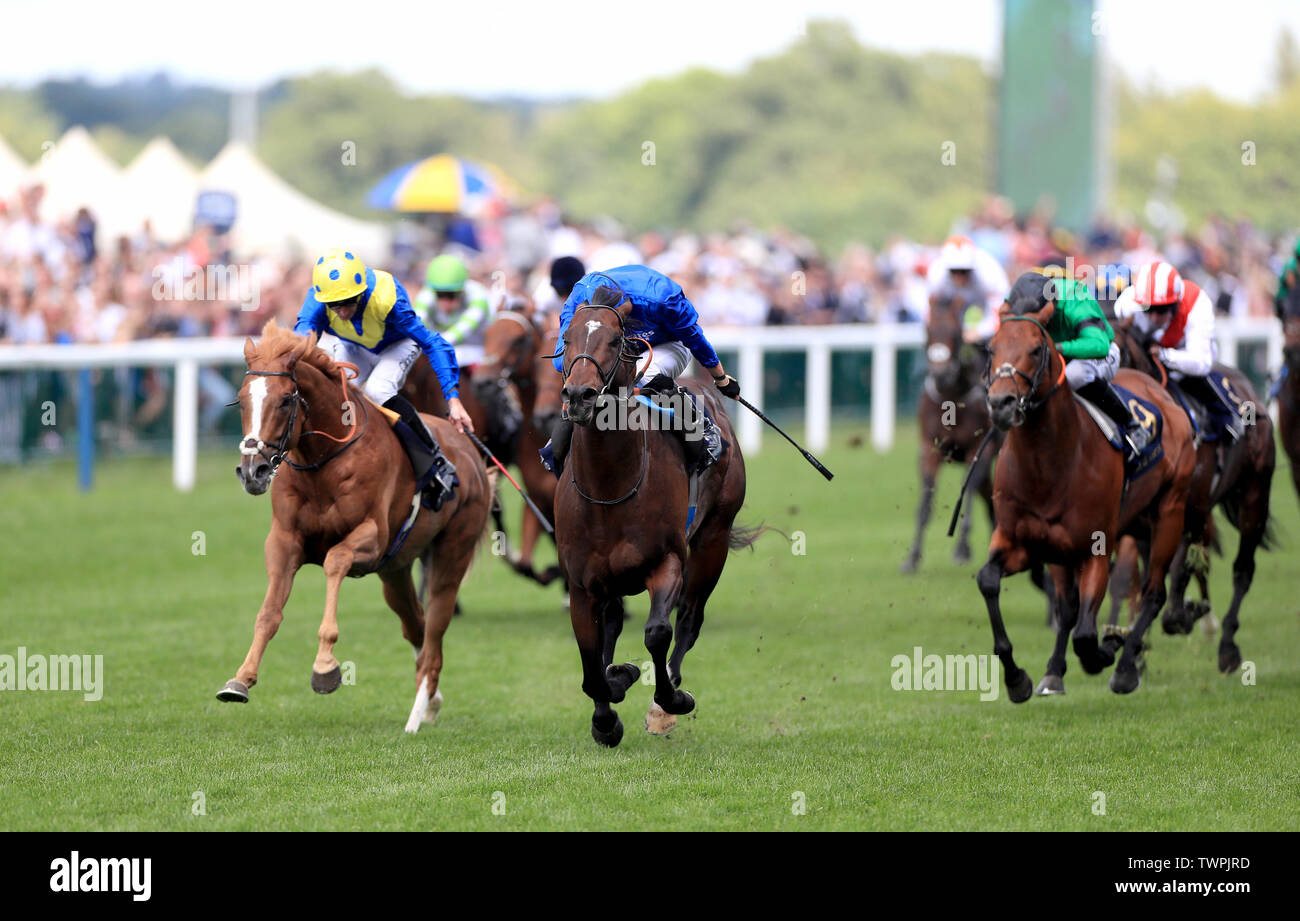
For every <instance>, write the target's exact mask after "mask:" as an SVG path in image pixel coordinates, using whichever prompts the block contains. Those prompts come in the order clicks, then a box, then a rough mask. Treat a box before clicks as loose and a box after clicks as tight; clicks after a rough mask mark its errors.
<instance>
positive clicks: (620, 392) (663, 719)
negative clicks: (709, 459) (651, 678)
mask: <svg viewBox="0 0 1300 921" xmlns="http://www.w3.org/2000/svg"><path fill="white" fill-rule="evenodd" d="M606 293H607V292H605V291H601V290H599V289H598V291H597V295H596V298H597V299H598V300H602V299H603V300H605V301H615V300H616V298H617V296H616V295H615V296H610V297H605V295H606ZM631 309H632V305H631V303H630V302H627V301H624V302H623V303H622V304H617V303H608V304H584V305H582V306H580V307H578V309H577V311H576V312H575V314H574V316H573V321H572V322H571V323H570V325H569V328H568V330H567V331H566V333H565V336H564V339H563V341H562V342H561V347H562V348H563V367H564V387H563V389H562V393H563V396H564V399H565V401H566V402H567V405H568V412H569V416H570V418H572V420H573V422H574V426H575V427H574V432H573V441H572V443H571V446H570V449H569V455H568V458H567V462H566V463H565V466H564V468H563V470H562V474H561V477H560V481H559V485H558V487H557V489H556V494H555V540H556V544H557V546H558V548H559V554H560V562H561V566H562V567H563V568H564V571H565V574H566V575H567V577H568V579H569V599H570V601H569V614H570V619H571V620H572V623H573V634H574V637H575V638H576V640H577V642H578V652H579V654H580V655H581V657H582V675H583V680H582V689H583V691H585V692H586V694H587V696H588V697H590V698H591V699H592V701H593V703H594V704H595V709H594V711H593V713H592V717H591V734H592V737H593V738H594V739H595V740H596V741H597V742H599V743H600V744H602V745H607V746H610V747H613V746H615V745H618V743H619V741H620V740H621V739H622V738H623V723H622V721H621V720H619V718H618V714H617V713H616V712H615V711H614V710H613V708H611V707H610V704H614V703H618V702H620V701H621V700H623V698H624V696H625V695H626V693H627V689H628V688H629V687H630V686H631V685H632V684H633V682H635V681H636V680H637V679H638V678H639V677H640V676H641V670H640V669H639V668H638V667H637V665H636V664H634V663H631V662H627V663H624V664H622V665H615V664H614V663H613V658H614V648H615V644H616V643H617V641H618V636H619V633H620V632H621V631H622V628H623V598H624V597H625V596H628V595H638V594H640V593H641V592H642V591H648V592H649V593H650V614H649V618H648V619H647V621H646V626H645V645H646V649H648V650H649V651H650V656H651V658H652V659H653V660H654V675H655V690H654V702H653V704H652V705H651V709H650V712H649V713H648V714H647V716H646V729H647V731H649V732H652V733H656V734H662V733H664V732H667V731H668V730H669V729H671V728H672V726H673V725H674V724H675V722H676V716H677V715H680V714H684V713H689V712H691V710H692V709H694V707H695V699H694V698H693V697H692V696H691V695H690V694H689V693H687V692H686V691H683V690H681V688H680V685H681V682H682V658H683V656H685V654H686V652H687V651H688V650H690V648H691V646H692V645H694V643H695V641H696V639H697V638H698V637H699V634H700V626H701V624H702V623H703V620H704V606H705V603H706V602H707V601H708V598H709V595H710V594H711V593H712V592H713V589H714V587H715V586H716V585H717V584H718V579H719V578H720V577H721V575H722V569H723V566H724V565H725V563H726V560H727V552H728V550H729V549H736V548H739V547H745V546H749V545H751V544H752V543H753V541H754V539H755V538H756V537H757V536H758V530H753V531H751V530H748V529H744V528H739V527H735V526H734V522H735V519H736V514H737V512H739V511H740V506H741V504H742V503H743V502H744V500H745V463H744V459H743V458H742V457H741V453H740V449H739V446H738V445H737V444H736V439H735V436H734V434H733V432H732V429H731V423H730V421H729V420H728V419H727V415H726V412H725V411H724V409H723V407H722V400H721V398H720V397H719V396H718V395H717V394H716V391H715V390H714V388H712V387H709V388H707V389H705V388H701V387H700V386H699V385H698V384H696V383H694V382H690V381H687V382H686V383H685V386H687V387H689V388H691V390H692V392H693V393H695V394H696V396H697V399H698V400H699V401H700V402H701V403H703V404H705V405H707V406H708V408H709V411H710V413H711V415H712V416H713V418H714V420H716V422H717V424H718V425H719V426H720V427H721V429H722V435H723V437H724V438H725V439H726V440H727V441H728V442H729V443H730V447H729V448H728V449H727V450H726V451H725V452H724V453H723V454H722V457H721V458H720V459H719V460H718V462H717V463H716V464H714V465H713V466H712V467H710V468H708V469H707V470H706V471H705V472H704V473H703V474H702V475H701V477H700V479H701V482H700V486H699V495H698V504H697V509H696V514H695V517H694V519H693V520H692V521H691V522H689V523H688V521H687V508H688V501H689V498H688V480H687V476H686V466H685V455H684V451H683V447H682V442H681V436H680V435H679V434H678V433H676V432H667V433H665V432H660V431H651V430H650V429H651V427H652V424H651V423H650V421H649V415H650V413H638V412H628V413H627V414H626V419H627V424H625V425H623V424H610V425H606V424H604V422H605V420H606V418H607V410H608V409H609V408H611V407H615V408H617V405H618V403H617V402H615V401H620V402H621V401H629V402H628V405H629V406H641V404H640V403H632V402H631V401H630V398H629V392H630V389H631V387H632V384H633V382H634V381H635V379H636V373H637V372H636V370H635V369H636V364H637V357H638V356H637V355H636V353H635V352H634V351H633V350H632V349H631V348H629V345H628V343H629V332H628V330H627V326H626V323H627V319H628V314H629V313H630V312H631ZM598 403H599V404H600V405H599V406H598ZM598 409H599V412H598ZM650 412H653V411H650ZM674 608H676V609H677V628H676V645H675V646H674V648H673V651H672V656H671V658H669V656H668V647H669V644H670V643H672V641H673V627H672V625H671V624H670V622H669V616H670V615H671V613H672V611H673V609H674Z"/></svg>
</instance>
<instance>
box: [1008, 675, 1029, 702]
mask: <svg viewBox="0 0 1300 921" xmlns="http://www.w3.org/2000/svg"><path fill="white" fill-rule="evenodd" d="M1007 696H1008V697H1010V698H1011V702H1012V703H1013V704H1023V703H1024V702H1025V701H1027V700H1028V699H1029V698H1030V697H1033V696H1034V679H1032V678H1030V677H1029V672H1027V671H1025V670H1024V669H1023V668H1022V669H1020V674H1019V675H1016V676H1014V677H1012V678H1011V679H1009V680H1008V681H1007Z"/></svg>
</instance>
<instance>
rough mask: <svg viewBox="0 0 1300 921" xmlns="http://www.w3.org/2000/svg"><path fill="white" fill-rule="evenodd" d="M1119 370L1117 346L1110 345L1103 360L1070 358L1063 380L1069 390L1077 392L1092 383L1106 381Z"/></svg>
mask: <svg viewBox="0 0 1300 921" xmlns="http://www.w3.org/2000/svg"><path fill="white" fill-rule="evenodd" d="M1118 370H1119V346H1118V345H1116V344H1115V343H1114V342H1112V343H1111V344H1110V351H1109V352H1107V353H1106V357H1105V358H1072V359H1070V360H1069V361H1067V362H1066V363H1065V379H1066V380H1067V381H1069V382H1070V389H1071V390H1078V389H1079V388H1080V387H1082V386H1083V385H1084V384H1091V383H1092V382H1093V381H1108V380H1110V379H1111V378H1113V377H1114V376H1115V372H1116V371H1118Z"/></svg>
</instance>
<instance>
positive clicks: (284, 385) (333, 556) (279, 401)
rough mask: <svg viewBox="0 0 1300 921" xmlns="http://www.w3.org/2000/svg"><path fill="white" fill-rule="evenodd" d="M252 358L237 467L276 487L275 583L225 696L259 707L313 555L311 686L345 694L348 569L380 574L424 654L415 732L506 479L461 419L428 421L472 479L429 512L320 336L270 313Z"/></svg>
mask: <svg viewBox="0 0 1300 921" xmlns="http://www.w3.org/2000/svg"><path fill="white" fill-rule="evenodd" d="M244 358H245V360H246V361H247V363H248V373H247V375H246V377H245V379H244V384H243V386H242V387H241V388H240V392H239V404H240V414H241V416H242V418H243V427H244V431H245V432H247V433H248V435H247V436H246V437H245V439H243V440H242V441H241V454H242V455H243V456H242V459H241V461H240V464H239V466H238V467H237V468H236V473H238V475H239V479H240V481H241V482H242V483H243V484H244V489H245V490H246V491H247V492H249V493H251V494H252V495H261V494H262V493H264V492H266V490H267V488H268V487H271V530H270V533H269V534H268V535H267V538H266V547H265V552H266V572H267V580H268V584H267V590H266V598H265V600H264V601H263V602H262V607H261V610H260V611H258V614H257V621H256V624H255V625H254V629H253V644H252V647H251V648H250V649H249V651H248V657H247V658H246V659H245V660H244V664H243V665H241V666H240V668H239V671H238V672H237V673H236V674H235V677H234V678H233V679H231V680H230V681H229V682H227V684H226V686H225V687H224V688H222V690H221V691H220V692H219V693H218V695H217V696H218V697H219V698H220V699H221V700H224V701H237V702H247V700H248V689H249V688H251V687H252V686H253V685H255V684H256V683H257V677H258V670H259V668H260V666H261V661H262V655H263V653H264V652H265V651H266V646H267V644H268V643H269V642H270V640H271V637H273V636H274V635H275V633H276V630H277V629H279V626H280V622H281V620H282V619H283V617H284V613H283V612H284V605H285V602H286V601H287V600H288V597H289V592H290V590H291V589H292V587H293V578H294V574H295V573H296V572H297V571H298V570H299V569H300V568H301V567H302V566H304V565H306V564H309V563H311V564H316V565H318V566H321V567H322V568H323V569H324V570H325V577H326V589H325V614H324V618H323V619H322V621H321V626H320V633H319V636H320V646H319V648H318V650H317V653H316V661H315V663H314V664H313V665H312V676H311V684H312V689H313V690H315V691H317V692H318V693H322V694H327V693H330V692H332V691H334V690H337V688H338V687H339V684H340V683H341V675H340V669H339V662H338V659H336V658H335V656H334V644H335V643H336V642H337V641H338V604H339V588H340V586H341V584H342V582H343V578H344V577H345V576H354V577H356V576H363V575H366V574H367V573H371V572H378V573H379V578H380V580H381V581H382V582H383V584H384V600H385V601H387V602H388V606H389V607H390V608H392V609H393V611H394V612H395V613H396V614H397V616H398V617H399V618H400V619H401V621H402V634H403V636H405V637H406V640H407V642H409V643H410V644H411V645H412V646H413V647H414V648H415V651H416V667H415V683H416V688H417V692H416V698H415V704H414V706H413V707H412V709H411V714H410V717H409V719H408V720H407V723H406V730H407V732H415V731H416V730H418V729H419V726H420V723H421V722H422V721H431V720H432V718H434V717H436V716H437V711H438V708H439V707H440V706H441V703H442V692H441V690H440V689H439V687H438V677H439V674H440V672H441V669H442V637H443V634H444V633H445V632H446V630H447V625H448V623H450V621H451V616H452V611H453V609H454V608H455V604H456V594H457V592H458V591H459V588H460V583H461V580H462V579H463V578H464V576H465V573H466V571H467V570H468V569H469V565H470V561H471V559H472V557H473V554H474V550H475V547H476V546H477V545H478V542H479V539H480V538H481V537H482V536H483V534H484V531H485V525H486V522H487V518H488V507H489V505H490V504H491V502H492V492H493V486H494V483H495V476H494V475H492V474H491V473H490V472H489V471H487V470H486V469H485V468H484V466H483V461H482V459H481V458H480V457H479V455H478V452H477V451H476V450H475V449H474V446H473V445H472V444H471V443H470V442H469V440H468V438H466V436H464V435H462V434H461V433H460V432H459V431H457V429H456V427H455V426H454V425H453V424H452V423H451V422H449V421H447V420H444V419H440V418H433V417H429V416H426V417H425V424H426V425H428V426H429V428H430V429H431V430H432V431H433V432H434V434H435V436H436V437H437V439H438V442H439V443H440V444H441V445H442V447H443V450H444V451H445V452H446V454H447V455H448V456H449V457H450V458H451V460H452V462H453V463H454V464H455V466H456V469H457V471H458V473H459V476H460V485H459V487H458V488H457V490H456V492H455V494H454V495H453V496H452V498H450V499H448V500H447V501H446V502H444V503H443V504H442V507H441V509H440V510H438V511H434V510H433V509H431V508H428V507H425V506H424V505H423V504H419V503H418V499H417V497H416V495H415V480H414V477H413V476H412V473H411V467H410V464H409V462H408V461H407V459H406V457H405V456H404V455H405V452H404V451H403V448H402V445H401V443H400V442H399V440H398V438H397V436H396V435H394V433H393V431H392V429H390V428H389V426H388V424H386V422H385V420H384V417H383V415H382V414H381V411H380V409H379V408H378V407H376V406H374V405H373V404H371V403H370V402H369V401H368V400H367V399H366V397H365V396H364V395H363V394H362V393H361V392H360V391H359V390H358V389H356V388H355V387H352V386H350V385H345V384H344V383H343V382H342V375H343V367H344V366H341V365H339V364H336V363H335V362H334V361H333V360H332V359H331V358H330V357H329V356H328V355H326V354H325V353H324V352H323V351H321V350H319V349H318V348H317V347H316V336H315V335H314V334H313V335H311V336H307V337H303V336H298V335H295V334H293V333H291V332H289V331H288V330H284V329H281V328H280V327H278V326H277V325H276V324H275V322H274V321H271V322H269V323H267V325H266V328H265V329H263V331H262V338H261V340H260V341H258V342H257V343H256V344H254V343H253V341H252V340H249V341H248V342H247V343H246V344H245V346H244ZM412 514H414V515H415V517H414V521H413V523H412V524H410V526H409V530H407V531H406V532H405V535H404V536H402V534H403V528H404V526H405V525H406V523H407V522H408V520H409V516H410V515H412ZM417 558H420V559H422V560H423V562H424V565H425V567H426V570H427V571H428V572H429V574H430V581H429V594H428V597H427V600H426V605H425V606H424V607H423V608H422V606H421V603H420V599H419V597H418V596H417V595H416V592H415V586H414V585H413V583H412V581H411V566H412V564H413V563H414V562H415V560H416V559H417Z"/></svg>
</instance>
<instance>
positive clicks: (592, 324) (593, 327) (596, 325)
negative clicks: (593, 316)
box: [587, 320, 600, 342]
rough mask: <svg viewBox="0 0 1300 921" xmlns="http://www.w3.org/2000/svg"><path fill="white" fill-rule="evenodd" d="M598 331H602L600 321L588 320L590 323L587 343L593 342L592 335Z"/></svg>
mask: <svg viewBox="0 0 1300 921" xmlns="http://www.w3.org/2000/svg"><path fill="white" fill-rule="evenodd" d="M598 329H600V321H599V320H588V321H587V341H588V342H590V341H591V334H592V333H594V332H595V331H596V330H598Z"/></svg>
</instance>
